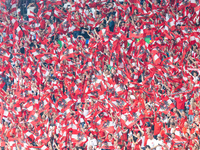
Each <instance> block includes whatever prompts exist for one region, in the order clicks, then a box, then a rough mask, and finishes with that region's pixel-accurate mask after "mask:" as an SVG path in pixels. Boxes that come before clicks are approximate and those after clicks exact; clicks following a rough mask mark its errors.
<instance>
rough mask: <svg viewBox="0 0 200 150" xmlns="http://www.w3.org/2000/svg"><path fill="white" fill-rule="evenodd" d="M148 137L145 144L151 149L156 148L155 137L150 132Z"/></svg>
mask: <svg viewBox="0 0 200 150" xmlns="http://www.w3.org/2000/svg"><path fill="white" fill-rule="evenodd" d="M148 137H149V139H148V140H147V145H149V146H150V147H151V150H156V149H155V148H156V143H157V142H156V139H154V138H153V135H152V133H150V134H149V136H148Z"/></svg>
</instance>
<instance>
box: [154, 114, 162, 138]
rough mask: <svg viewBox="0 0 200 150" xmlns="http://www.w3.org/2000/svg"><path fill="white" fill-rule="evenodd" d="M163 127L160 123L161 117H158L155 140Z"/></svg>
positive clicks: (155, 126) (155, 122) (155, 124)
mask: <svg viewBox="0 0 200 150" xmlns="http://www.w3.org/2000/svg"><path fill="white" fill-rule="evenodd" d="M162 127H163V123H162V122H161V121H160V117H159V116H157V117H156V121H154V138H155V139H157V135H158V134H159V133H160V131H161V129H162Z"/></svg>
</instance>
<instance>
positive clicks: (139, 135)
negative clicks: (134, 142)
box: [137, 131, 141, 139]
mask: <svg viewBox="0 0 200 150" xmlns="http://www.w3.org/2000/svg"><path fill="white" fill-rule="evenodd" d="M140 137H141V132H140V131H139V132H138V133H137V138H138V139H139V138H140Z"/></svg>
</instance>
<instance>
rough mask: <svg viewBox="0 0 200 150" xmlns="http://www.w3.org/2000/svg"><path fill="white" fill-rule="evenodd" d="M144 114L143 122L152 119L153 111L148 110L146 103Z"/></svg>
mask: <svg viewBox="0 0 200 150" xmlns="http://www.w3.org/2000/svg"><path fill="white" fill-rule="evenodd" d="M144 114H145V122H150V121H151V119H153V112H152V111H151V110H150V108H149V105H146V109H145V110H144Z"/></svg>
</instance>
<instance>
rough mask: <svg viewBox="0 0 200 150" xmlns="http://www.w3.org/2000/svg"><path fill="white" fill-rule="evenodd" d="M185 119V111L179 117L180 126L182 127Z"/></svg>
mask: <svg viewBox="0 0 200 150" xmlns="http://www.w3.org/2000/svg"><path fill="white" fill-rule="evenodd" d="M186 121H187V116H186V115H185V112H182V113H181V119H180V127H181V128H183V127H184V123H185V122H186Z"/></svg>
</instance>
